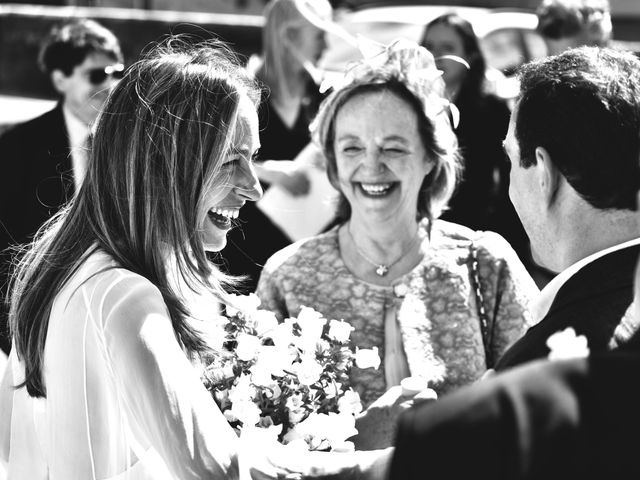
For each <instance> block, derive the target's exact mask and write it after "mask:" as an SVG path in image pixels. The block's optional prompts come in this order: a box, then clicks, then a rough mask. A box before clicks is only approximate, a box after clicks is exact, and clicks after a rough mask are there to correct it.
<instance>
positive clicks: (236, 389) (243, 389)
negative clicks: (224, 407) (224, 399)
mask: <svg viewBox="0 0 640 480" xmlns="http://www.w3.org/2000/svg"><path fill="white" fill-rule="evenodd" d="M255 394H256V389H255V387H254V386H253V385H252V384H251V377H249V375H245V374H242V375H240V377H238V379H237V380H236V383H235V385H234V386H233V387H231V388H230V389H229V401H230V402H231V403H232V404H234V403H237V402H242V401H245V400H250V401H253V397H254V396H255Z"/></svg>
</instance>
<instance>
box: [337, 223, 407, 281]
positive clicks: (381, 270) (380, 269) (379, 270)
mask: <svg viewBox="0 0 640 480" xmlns="http://www.w3.org/2000/svg"><path fill="white" fill-rule="evenodd" d="M350 227H351V225H350V224H349V225H348V226H347V233H348V234H349V238H350V239H351V243H353V246H354V247H355V249H356V251H357V252H358V254H359V255H360V256H361V257H362V258H364V259H365V260H366V261H367V262H369V263H370V264H371V265H373V266H374V267H376V269H375V272H376V275H378V276H379V277H384V276H386V275H387V273H389V270H390V269H391V267H393V266H394V265H395V264H396V263H398V262H399V261H400V260H402V259H403V258H404V257H405V256H406V255H407V254H408V253H409V252H410V251H411V249H412V248H413V247H414V245H415V244H416V242H417V241H418V240H419V239H420V235H419V234H418V233H416V235H415V237H414V238H413V241H412V242H411V244H410V245H409V246H408V247H407V249H406V250H404V251H403V252H402V253H401V254H400V256H399V257H398V258H396V259H395V260H394V261H393V262H391V263H378V262H374V261H373V260H371V259H370V258H369V257H368V256H367V255H366V254H365V253H364V252H363V251H362V250H361V249H360V247H358V244H357V243H356V241H355V239H354V238H353V235H352V234H351V228H350Z"/></svg>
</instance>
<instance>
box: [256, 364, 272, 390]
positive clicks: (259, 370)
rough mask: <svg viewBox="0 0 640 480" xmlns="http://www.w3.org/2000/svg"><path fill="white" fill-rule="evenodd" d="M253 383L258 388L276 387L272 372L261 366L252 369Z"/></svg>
mask: <svg viewBox="0 0 640 480" xmlns="http://www.w3.org/2000/svg"><path fill="white" fill-rule="evenodd" d="M251 383H253V384H254V385H255V386H257V387H271V386H272V385H274V381H273V377H272V376H271V372H270V371H269V369H267V368H263V367H262V366H259V365H254V366H253V367H251Z"/></svg>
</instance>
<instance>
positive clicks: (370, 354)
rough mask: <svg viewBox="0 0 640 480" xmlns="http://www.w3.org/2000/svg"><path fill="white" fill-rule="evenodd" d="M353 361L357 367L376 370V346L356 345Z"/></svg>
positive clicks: (378, 360) (378, 361) (378, 358)
mask: <svg viewBox="0 0 640 480" xmlns="http://www.w3.org/2000/svg"><path fill="white" fill-rule="evenodd" d="M355 361H356V365H357V366H358V368H375V369H376V370H377V369H378V367H379V366H380V355H379V354H378V347H373V348H358V347H356V353H355Z"/></svg>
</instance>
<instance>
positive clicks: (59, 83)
mask: <svg viewBox="0 0 640 480" xmlns="http://www.w3.org/2000/svg"><path fill="white" fill-rule="evenodd" d="M67 78H68V77H67V76H66V75H65V74H64V72H63V71H62V70H60V69H55V70H54V71H52V72H51V83H52V84H53V88H55V89H56V92H58V93H60V94H62V95H64V94H65V93H66V92H67Z"/></svg>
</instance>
